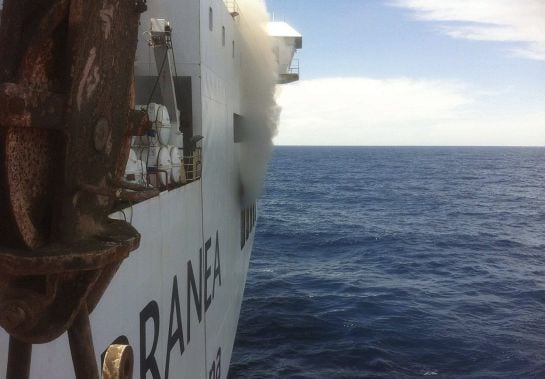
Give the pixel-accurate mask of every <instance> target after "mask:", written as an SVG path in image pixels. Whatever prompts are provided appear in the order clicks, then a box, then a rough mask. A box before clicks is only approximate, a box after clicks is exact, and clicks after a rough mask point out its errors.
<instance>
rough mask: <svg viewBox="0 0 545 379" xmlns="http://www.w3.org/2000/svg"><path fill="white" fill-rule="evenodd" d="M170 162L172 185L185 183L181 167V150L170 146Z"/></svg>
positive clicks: (183, 170)
mask: <svg viewBox="0 0 545 379" xmlns="http://www.w3.org/2000/svg"><path fill="white" fill-rule="evenodd" d="M170 161H171V162H172V177H171V180H172V181H173V182H174V183H178V184H179V183H185V182H186V177H185V169H184V165H183V151H182V149H179V148H177V147H176V146H172V147H171V148H170Z"/></svg>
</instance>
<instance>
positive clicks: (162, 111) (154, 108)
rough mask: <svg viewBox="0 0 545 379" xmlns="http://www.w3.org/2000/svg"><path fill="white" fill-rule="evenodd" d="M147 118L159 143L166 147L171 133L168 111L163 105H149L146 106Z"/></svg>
mask: <svg viewBox="0 0 545 379" xmlns="http://www.w3.org/2000/svg"><path fill="white" fill-rule="evenodd" d="M148 117H149V119H150V121H151V122H152V123H153V130H155V131H156V133H157V137H158V140H159V143H160V144H161V145H165V146H166V145H168V142H169V140H170V131H171V125H170V117H169V115H168V109H167V108H166V107H165V106H164V105H161V104H155V103H151V104H150V105H149V106H148Z"/></svg>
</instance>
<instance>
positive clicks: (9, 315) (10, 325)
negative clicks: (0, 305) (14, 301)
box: [2, 305, 26, 330]
mask: <svg viewBox="0 0 545 379" xmlns="http://www.w3.org/2000/svg"><path fill="white" fill-rule="evenodd" d="M2 313H3V315H2V321H3V324H5V327H6V329H11V330H13V329H15V328H17V327H18V326H20V325H21V324H22V323H23V322H24V321H25V319H26V312H25V310H24V309H23V308H21V307H20V306H17V305H8V306H7V308H6V309H5V311H4V312H2Z"/></svg>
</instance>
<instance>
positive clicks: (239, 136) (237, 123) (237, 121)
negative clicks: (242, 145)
mask: <svg viewBox="0 0 545 379" xmlns="http://www.w3.org/2000/svg"><path fill="white" fill-rule="evenodd" d="M233 140H234V142H235V143H239V142H242V141H243V140H244V119H243V118H242V116H241V115H239V114H236V113H233Z"/></svg>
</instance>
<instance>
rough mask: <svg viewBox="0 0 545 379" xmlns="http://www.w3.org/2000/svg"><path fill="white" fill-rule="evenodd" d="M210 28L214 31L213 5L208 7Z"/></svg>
mask: <svg viewBox="0 0 545 379" xmlns="http://www.w3.org/2000/svg"><path fill="white" fill-rule="evenodd" d="M208 29H210V31H212V30H213V29H214V12H213V11H212V7H210V8H208Z"/></svg>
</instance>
